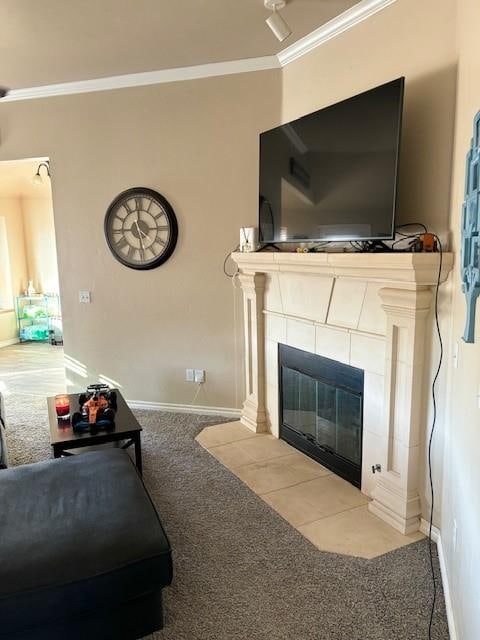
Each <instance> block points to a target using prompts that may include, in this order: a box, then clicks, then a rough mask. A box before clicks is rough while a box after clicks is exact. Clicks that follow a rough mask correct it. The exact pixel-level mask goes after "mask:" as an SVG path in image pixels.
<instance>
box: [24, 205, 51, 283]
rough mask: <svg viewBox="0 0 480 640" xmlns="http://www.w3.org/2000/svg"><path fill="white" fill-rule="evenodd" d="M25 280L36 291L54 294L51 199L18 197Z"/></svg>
mask: <svg viewBox="0 0 480 640" xmlns="http://www.w3.org/2000/svg"><path fill="white" fill-rule="evenodd" d="M21 205H22V213H23V224H24V229H25V246H26V255H27V266H28V274H29V278H30V279H31V280H33V285H34V287H35V289H36V290H37V291H40V292H42V293H58V291H59V285H58V267H57V250H56V244H55V226H54V221H53V205H52V198H51V197H47V198H22V200H21Z"/></svg>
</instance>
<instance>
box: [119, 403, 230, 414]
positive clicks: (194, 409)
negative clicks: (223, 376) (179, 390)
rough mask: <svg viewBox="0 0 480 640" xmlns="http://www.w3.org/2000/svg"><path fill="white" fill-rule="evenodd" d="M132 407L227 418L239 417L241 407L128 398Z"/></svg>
mask: <svg viewBox="0 0 480 640" xmlns="http://www.w3.org/2000/svg"><path fill="white" fill-rule="evenodd" d="M127 404H128V406H129V407H130V408H131V409H146V410H150V411H171V412H175V413H198V414H201V415H204V416H222V417H225V418H239V417H240V415H241V410H240V409H233V408H230V407H204V406H201V405H198V404H172V403H171V402H145V401H143V400H127Z"/></svg>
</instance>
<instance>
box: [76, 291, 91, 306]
mask: <svg viewBox="0 0 480 640" xmlns="http://www.w3.org/2000/svg"><path fill="white" fill-rule="evenodd" d="M78 299H79V300H80V302H81V303H82V304H90V303H91V301H92V294H91V293H90V291H79V292H78Z"/></svg>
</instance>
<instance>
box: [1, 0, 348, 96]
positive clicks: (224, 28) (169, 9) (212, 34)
mask: <svg viewBox="0 0 480 640" xmlns="http://www.w3.org/2000/svg"><path fill="white" fill-rule="evenodd" d="M357 2H358V0H289V1H288V4H287V6H286V7H285V9H284V10H283V11H282V14H283V16H284V17H285V19H286V20H287V21H288V23H289V24H290V26H291V28H292V31H293V34H292V36H290V38H289V39H288V40H286V41H285V42H284V43H279V42H278V41H277V39H276V38H275V37H274V35H273V34H272V33H271V31H270V30H269V28H268V27H267V25H266V24H265V19H266V18H267V17H268V15H269V12H268V11H267V10H266V9H265V8H264V6H263V0H82V1H81V2H76V3H73V2H70V1H69V0H41V1H40V2H39V1H37V2H34V1H32V0H1V2H0V25H2V32H1V36H0V86H4V87H7V88H9V89H20V88H25V87H34V86H40V85H48V84H55V83H62V82H74V81H79V80H90V79H94V78H102V77H108V76H116V75H123V74H130V73H138V72H142V71H155V70H160V69H170V68H176V67H184V66H193V65H200V64H207V63H212V62H224V61H228V60H240V59H245V58H254V57H261V56H270V55H275V54H277V53H278V52H279V51H280V50H282V49H283V48H285V46H287V45H290V44H293V43H294V42H295V41H296V40H299V39H300V38H302V37H303V36H305V35H307V34H308V33H310V32H311V31H313V30H314V29H316V28H318V27H320V26H321V25H322V24H325V23H326V22H328V21H329V20H331V19H332V18H334V17H335V16H337V15H339V14H340V13H342V12H343V11H345V10H346V9H348V8H350V7H351V6H353V5H355V4H357Z"/></svg>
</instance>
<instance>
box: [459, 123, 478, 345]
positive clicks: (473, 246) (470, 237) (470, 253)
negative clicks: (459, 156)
mask: <svg viewBox="0 0 480 640" xmlns="http://www.w3.org/2000/svg"><path fill="white" fill-rule="evenodd" d="M479 171H480V111H479V112H478V113H477V115H476V116H475V118H474V119H473V138H472V142H471V146H470V149H469V151H468V153H467V167H466V173H465V200H464V202H463V207H462V256H461V270H462V291H463V293H464V294H465V298H466V301H467V318H466V322H465V332H464V334H463V339H464V340H465V342H475V308H476V304H477V298H478V296H479V295H480V176H479Z"/></svg>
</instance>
